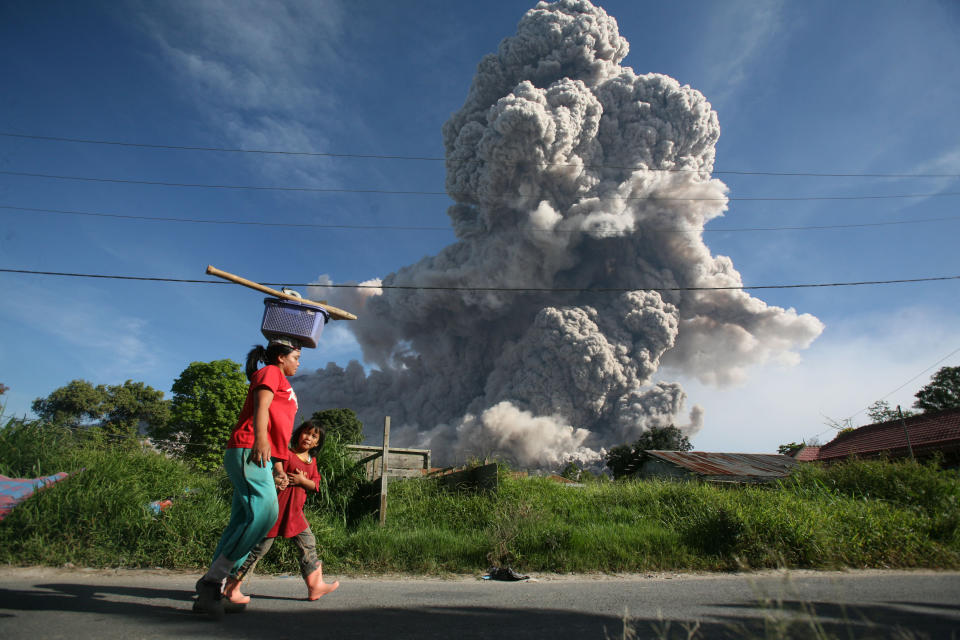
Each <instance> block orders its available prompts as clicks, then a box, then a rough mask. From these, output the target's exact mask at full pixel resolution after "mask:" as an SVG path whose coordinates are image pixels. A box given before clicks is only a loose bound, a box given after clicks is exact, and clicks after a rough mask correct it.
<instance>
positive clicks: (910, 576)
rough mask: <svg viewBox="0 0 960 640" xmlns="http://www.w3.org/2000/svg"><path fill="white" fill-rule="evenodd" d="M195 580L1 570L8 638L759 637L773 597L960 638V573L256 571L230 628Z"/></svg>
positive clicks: (887, 631) (844, 622)
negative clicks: (200, 606) (323, 592)
mask: <svg viewBox="0 0 960 640" xmlns="http://www.w3.org/2000/svg"><path fill="white" fill-rule="evenodd" d="M196 577H197V576H196V575H187V574H178V573H171V572H164V571H159V570H157V571H91V570H57V569H37V568H30V569H21V568H10V567H0V638H3V639H4V640H16V639H19V638H29V639H30V640H45V639H48V638H49V639H57V638H69V639H71V640H76V638H105V639H114V638H125V639H126V638H211V637H212V638H227V637H230V638H258V639H260V640H264V639H271V640H273V639H277V640H280V639H285V638H289V639H291V640H294V639H296V640H305V639H306V638H336V639H338V640H339V639H340V638H390V640H402V639H404V638H417V639H418V640H421V639H424V638H456V639H457V640H465V639H469V638H516V639H524V640H526V639H536V638H551V639H556V638H577V640H592V639H597V640H604V639H605V638H622V637H624V619H625V613H627V612H628V618H629V621H630V625H631V627H632V628H633V630H634V631H635V632H636V634H637V637H638V638H663V637H677V638H686V637H687V636H688V634H687V632H686V630H685V628H684V625H686V626H687V627H689V625H690V624H693V623H694V621H697V622H699V625H700V627H699V632H698V633H699V635H698V636H697V637H702V638H718V637H730V638H735V637H744V636H749V637H758V638H762V637H764V626H763V625H764V620H765V618H769V617H770V616H773V617H774V618H776V616H777V615H780V614H775V613H772V612H774V611H775V610H776V609H777V608H776V607H774V606H773V605H772V604H771V603H775V602H777V601H780V602H781V603H782V604H781V606H780V608H779V610H780V611H783V612H786V613H785V614H782V615H784V616H787V617H790V616H793V618H792V619H793V620H805V621H809V620H811V619H812V620H815V621H816V622H817V623H819V624H821V625H823V627H824V629H825V630H826V631H827V632H828V633H832V634H834V635H836V636H838V637H844V638H846V637H855V638H890V637H892V636H893V635H894V631H895V630H896V629H897V628H901V629H907V630H909V631H911V632H913V633H914V636H908V637H917V638H922V637H928V638H960V608H958V605H960V572H934V571H910V572H905V571H852V572H807V571H791V572H768V573H758V574H733V575H731V574H722V575H685V574H684V575H677V574H649V575H631V576H587V577H582V576H581V577H570V576H534V577H533V579H532V580H530V581H524V582H491V581H484V580H480V579H478V577H458V578H451V579H438V578H419V577H416V578H405V577H397V578H349V579H347V578H345V579H344V580H343V583H342V586H341V587H340V589H339V590H338V591H336V592H334V593H332V594H330V595H328V596H325V597H323V598H321V599H320V600H318V601H316V602H307V601H305V600H303V595H304V593H305V587H304V586H303V582H302V581H301V580H300V579H299V578H298V577H297V578H295V577H261V576H256V577H254V578H253V582H252V584H251V585H250V589H249V591H250V592H252V593H253V595H254V600H253V602H251V604H250V605H249V607H248V608H247V611H246V612H245V613H239V614H233V615H228V616H227V618H226V619H225V620H223V621H222V622H215V621H213V620H210V619H208V618H206V617H205V616H203V615H198V614H194V613H192V612H191V596H192V589H193V583H194V581H195V580H196ZM781 619H782V618H781ZM767 624H771V623H769V622H768V623H767ZM668 626H669V630H667V627H668ZM804 635H805V634H804ZM804 635H798V636H795V637H804ZM809 637H812V633H811V634H810V636H809Z"/></svg>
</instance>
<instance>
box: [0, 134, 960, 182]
mask: <svg viewBox="0 0 960 640" xmlns="http://www.w3.org/2000/svg"><path fill="white" fill-rule="evenodd" d="M0 136H3V137H7V138H22V139H26V140H46V141H52V142H72V143H79V144H94V145H107V146H116V147H137V148H142V149H166V150H177V151H217V152H222V153H246V154H260V155H282V156H306V157H321V158H359V159H376V160H417V161H429V162H443V161H445V160H446V158H444V157H437V156H404V155H384V154H375V153H325V152H319V151H285V150H272V149H236V148H229V147H199V146H197V147H195V146H187V145H172V144H146V143H136V142H120V141H116V140H93V139H88V138H66V137H58V136H38V135H28V134H22V133H10V132H0ZM534 164H537V165H538V166H559V167H570V166H583V167H584V168H593V169H631V170H639V169H647V168H648V167H641V166H617V165H592V164H587V165H573V164H571V163H561V162H544V163H534ZM656 171H665V172H670V173H704V172H703V171H700V170H698V169H656ZM711 173H713V174H717V175H746V176H801V177H811V178H960V173H853V172H835V173H829V172H810V171H742V170H715V171H712V172H711Z"/></svg>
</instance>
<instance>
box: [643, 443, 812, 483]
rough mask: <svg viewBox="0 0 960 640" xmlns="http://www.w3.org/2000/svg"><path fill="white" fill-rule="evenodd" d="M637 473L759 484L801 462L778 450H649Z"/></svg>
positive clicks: (773, 478) (668, 477)
mask: <svg viewBox="0 0 960 640" xmlns="http://www.w3.org/2000/svg"><path fill="white" fill-rule="evenodd" d="M645 453H646V455H645V456H644V458H643V461H641V462H640V464H639V466H638V467H637V471H636V473H635V474H634V477H638V478H666V479H673V480H704V481H707V482H730V483H741V484H759V483H764V482H772V481H774V480H779V479H781V478H786V477H787V476H789V475H790V472H791V471H792V470H793V468H794V467H795V466H796V465H797V461H796V460H794V459H793V458H791V457H790V456H784V455H780V454H776V453H709V452H706V451H647V452H645Z"/></svg>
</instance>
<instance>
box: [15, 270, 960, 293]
mask: <svg viewBox="0 0 960 640" xmlns="http://www.w3.org/2000/svg"><path fill="white" fill-rule="evenodd" d="M0 272H2V273H19V274H28V275H42V276H60V277H72V278H101V279H109V280H138V281H149V282H179V283H187V284H232V283H230V282H223V281H221V280H191V279H183V278H157V277H146V276H118V275H105V274H93V273H70V272H62V271H33V270H29V269H2V268H0ZM942 280H960V275H958V276H939V277H932V278H906V279H901V280H868V281H861V282H828V283H813V284H775V285H751V286H746V285H742V286H736V287H641V286H638V287H492V286H491V287H476V286H474V287H453V286H423V285H398V284H381V285H367V284H324V283H320V282H300V283H290V282H261V283H260V284H264V285H268V286H287V287H324V288H330V289H397V290H406V291H478V292H491V291H492V292H503V293H625V292H629V291H637V290H644V291H749V290H756V289H809V288H821V287H856V286H864V285H879V284H905V283H916V282H936V281H942Z"/></svg>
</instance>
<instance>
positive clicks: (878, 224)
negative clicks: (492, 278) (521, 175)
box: [0, 204, 960, 233]
mask: <svg viewBox="0 0 960 640" xmlns="http://www.w3.org/2000/svg"><path fill="white" fill-rule="evenodd" d="M0 209H9V210H12V211H25V212H36V213H54V214H61V215H73V216H89V217H96V218H116V219H122V220H143V221H150V222H178V223H194V224H226V225H247V226H260V227H297V228H313V229H361V230H389V231H452V228H451V227H450V226H409V225H362V224H319V223H312V222H260V221H244V220H217V219H212V218H174V217H168V216H135V215H128V214H120V213H102V212H96V211H75V210H71V209H44V208H40V207H16V206H13V205H3V204H0ZM950 220H960V216H944V217H940V218H919V219H917V220H891V221H887V222H864V223H854V224H829V225H808V226H788V227H714V228H711V229H693V228H686V229H685V228H682V227H678V228H659V229H658V228H649V229H648V228H644V229H643V230H644V231H645V232H656V233H720V232H723V233H732V232H743V231H809V230H826V229H853V228H859V227H884V226H891V225H903V224H920V223H927V222H945V221H950ZM531 229H533V230H534V231H550V232H555V233H576V232H577V231H580V230H578V229H557V228H549V227H531Z"/></svg>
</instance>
